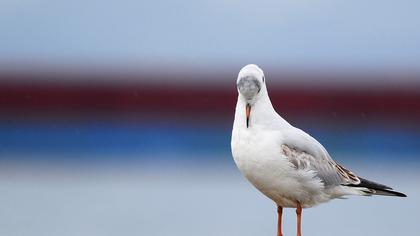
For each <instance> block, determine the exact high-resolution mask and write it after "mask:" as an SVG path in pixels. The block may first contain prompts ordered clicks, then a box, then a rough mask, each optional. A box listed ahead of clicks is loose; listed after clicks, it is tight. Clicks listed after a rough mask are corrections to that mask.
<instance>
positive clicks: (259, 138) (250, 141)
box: [231, 64, 406, 236]
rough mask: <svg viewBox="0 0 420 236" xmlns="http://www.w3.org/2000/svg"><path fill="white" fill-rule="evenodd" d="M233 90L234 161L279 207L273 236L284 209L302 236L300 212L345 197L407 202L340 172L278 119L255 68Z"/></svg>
mask: <svg viewBox="0 0 420 236" xmlns="http://www.w3.org/2000/svg"><path fill="white" fill-rule="evenodd" d="M236 84H237V89H238V93H239V95H238V102H237V104H236V111H235V120H234V123H233V130H232V141H231V148H232V155H233V159H234V160H235V163H236V165H237V166H238V168H239V170H240V171H241V173H242V174H243V175H244V176H245V177H246V178H247V179H248V180H249V181H250V182H251V183H252V184H253V185H254V186H255V187H256V188H257V189H258V190H260V191H261V192H262V193H263V194H265V195H266V196H267V197H268V198H270V199H272V200H273V201H274V202H275V203H276V204H277V212H278V231H277V235H279V236H281V235H282V227H281V222H282V221H281V218H282V212H283V208H285V207H286V208H296V214H297V235H298V236H301V212H302V208H308V207H312V206H315V205H317V204H319V203H323V202H327V201H329V200H331V199H334V198H342V197H343V196H345V195H362V196H370V195H387V196H398V197H406V195H405V194H403V193H399V192H396V191H393V190H392V188H390V187H387V186H385V185H382V184H378V183H375V182H372V181H369V180H366V179H363V178H361V177H359V176H357V175H356V174H354V173H353V172H351V171H350V170H348V169H346V168H344V167H343V166H341V165H340V164H338V163H337V162H335V161H334V160H333V159H332V158H331V157H330V155H329V154H328V152H327V150H326V149H325V148H324V147H323V146H322V145H321V144H320V143H319V142H318V141H317V140H316V139H314V138H313V137H311V136H310V135H309V134H307V133H305V132H304V131H302V130H300V129H298V128H296V127H294V126H292V125H291V124H289V123H288V122H287V121H286V120H284V119H283V118H282V117H281V116H280V115H279V114H277V112H276V111H275V110H274V108H273V106H272V104H271V101H270V98H269V97H268V93H267V87H266V81H265V77H264V73H263V71H262V70H261V69H260V68H259V67H258V66H256V65H253V64H251V65H247V66H245V67H244V68H242V69H241V71H240V72H239V75H238V79H237V82H236Z"/></svg>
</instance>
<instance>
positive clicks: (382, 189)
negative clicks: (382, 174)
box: [346, 177, 407, 197]
mask: <svg viewBox="0 0 420 236" xmlns="http://www.w3.org/2000/svg"><path fill="white" fill-rule="evenodd" d="M359 179H360V183H359V184H349V185H346V186H348V187H354V188H358V189H359V190H360V191H362V192H363V193H364V195H368V196H370V195H383V196H394V197H407V195H405V194H404V193H400V192H397V191H394V190H393V189H392V188H391V187H388V186H386V185H383V184H378V183H375V182H373V181H370V180H367V179H363V178H360V177H359Z"/></svg>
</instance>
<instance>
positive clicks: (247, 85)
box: [236, 64, 265, 104]
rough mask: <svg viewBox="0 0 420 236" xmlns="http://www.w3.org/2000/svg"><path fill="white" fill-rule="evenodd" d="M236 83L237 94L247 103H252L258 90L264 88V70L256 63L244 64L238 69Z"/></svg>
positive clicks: (257, 94) (258, 93)
mask: <svg viewBox="0 0 420 236" xmlns="http://www.w3.org/2000/svg"><path fill="white" fill-rule="evenodd" d="M236 85H237V87H238V92H239V94H240V95H241V96H242V97H243V98H244V99H245V101H246V102H247V103H249V104H252V103H254V102H255V100H256V99H257V98H258V96H259V95H260V92H261V91H264V90H265V77H264V72H263V71H262V70H261V69H260V68H259V67H258V66H257V65H254V64H249V65H246V66H245V67H244V68H242V69H241V70H240V71H239V74H238V80H237V81H236Z"/></svg>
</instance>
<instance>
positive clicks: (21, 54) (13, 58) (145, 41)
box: [0, 0, 420, 69]
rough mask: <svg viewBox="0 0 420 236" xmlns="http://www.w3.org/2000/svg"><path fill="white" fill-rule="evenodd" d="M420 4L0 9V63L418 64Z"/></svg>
mask: <svg viewBox="0 0 420 236" xmlns="http://www.w3.org/2000/svg"><path fill="white" fill-rule="evenodd" d="M419 7H420V2H418V1H410V0H402V1H398V2H395V1H379V0H372V1H359V0H357V1H328V0H318V1H316V0H315V1H314V0H300V1H296V0H285V1H278V0H268V1H239V0H230V1H229V0H228V1H211V0H201V1H191V0H184V1H168V0H157V1H134V0H128V1H115V0H111V1H98V0H88V1H85V0H83V1H82V0H74V1H55V0H25V1H12V0H3V1H1V2H0V32H1V43H0V63H1V64H8V63H17V64H19V63H21V62H25V63H33V64H54V63H58V64H100V65H101V64H104V65H107V64H112V65H127V64H133V65H143V66H147V65H158V64H162V63H165V64H169V65H184V66H191V65H196V66H206V65H209V64H211V65H224V66H240V65H243V64H246V63H249V62H254V63H258V64H264V65H271V66H280V67H284V66H286V67H287V66H290V67H315V68H316V67H324V68H328V67H338V68H340V67H344V68H350V69H352V68H389V67H392V68H397V69H398V68H399V69H406V68H409V69H416V68H418V67H419V65H420V30H419V27H418V25H419V23H420V15H419V14H418V9H419Z"/></svg>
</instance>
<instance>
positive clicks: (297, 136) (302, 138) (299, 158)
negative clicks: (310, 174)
mask: <svg viewBox="0 0 420 236" xmlns="http://www.w3.org/2000/svg"><path fill="white" fill-rule="evenodd" d="M282 133H283V142H282V145H281V149H282V152H283V153H284V155H285V156H286V157H287V158H288V159H289V161H290V162H291V163H292V164H293V165H294V166H295V167H296V169H300V170H308V171H314V172H315V173H316V176H317V177H318V178H319V179H321V181H323V182H324V184H325V186H326V187H328V186H337V185H350V184H353V185H357V184H359V183H360V179H359V177H357V175H355V174H354V173H352V172H351V171H349V170H347V169H345V168H344V167H342V166H341V165H339V164H338V163H337V162H335V161H334V160H333V159H332V158H331V157H330V155H329V154H328V152H327V150H326V149H325V148H324V147H323V146H322V145H321V144H320V143H319V142H318V141H317V140H316V139H314V138H313V137H311V136H310V135H309V134H307V133H305V132H304V131H302V130H300V129H297V128H291V129H287V130H286V131H284V132H282Z"/></svg>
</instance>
